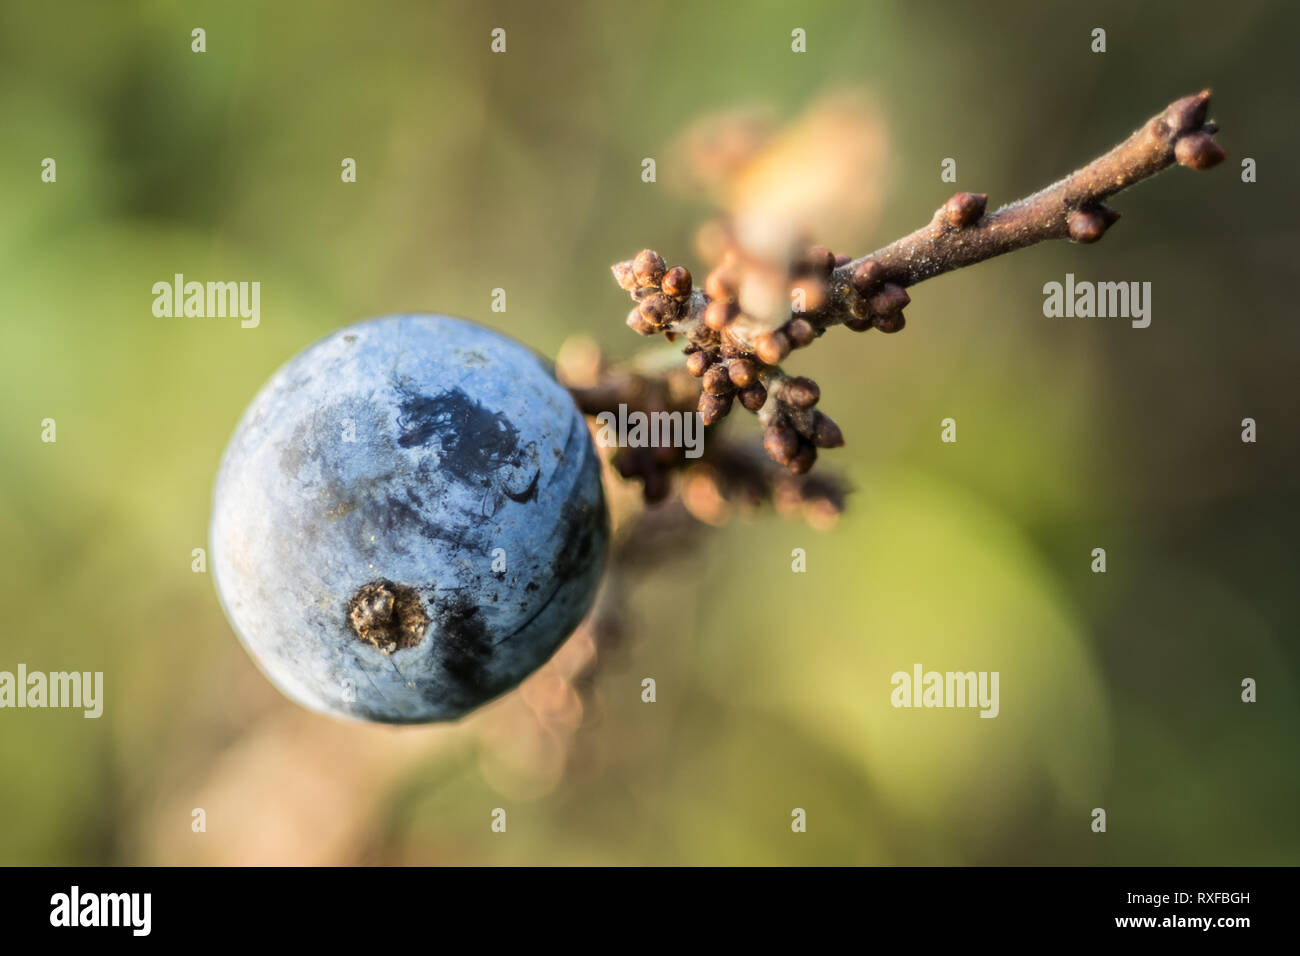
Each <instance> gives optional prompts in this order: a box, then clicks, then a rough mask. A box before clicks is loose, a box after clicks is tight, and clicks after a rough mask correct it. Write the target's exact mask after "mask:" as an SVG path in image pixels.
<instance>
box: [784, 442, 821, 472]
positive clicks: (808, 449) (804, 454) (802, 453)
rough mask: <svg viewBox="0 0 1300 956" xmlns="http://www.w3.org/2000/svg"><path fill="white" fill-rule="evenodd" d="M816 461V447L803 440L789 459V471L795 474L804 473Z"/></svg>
mask: <svg viewBox="0 0 1300 956" xmlns="http://www.w3.org/2000/svg"><path fill="white" fill-rule="evenodd" d="M816 461H817V449H816V447H814V446H813V445H812V444H810V443H808V442H803V443H801V444H800V445H799V450H798V451H796V452H795V453H794V457H792V458H791V459H790V472H791V474H795V475H806V474H807V473H808V472H809V471H810V470H811V469H812V466H813V464H814V463H815V462H816Z"/></svg>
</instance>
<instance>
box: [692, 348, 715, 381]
mask: <svg viewBox="0 0 1300 956" xmlns="http://www.w3.org/2000/svg"><path fill="white" fill-rule="evenodd" d="M713 359H714V355H713V353H712V352H708V351H705V350H703V349H701V350H700V351H698V352H692V353H691V354H690V355H688V356H686V371H688V372H690V373H691V374H692V375H694V376H695V377H696V378H699V377H700V376H701V375H703V374H704V373H705V372H706V371H707V370H708V368H709V366H710V365H712V364H713Z"/></svg>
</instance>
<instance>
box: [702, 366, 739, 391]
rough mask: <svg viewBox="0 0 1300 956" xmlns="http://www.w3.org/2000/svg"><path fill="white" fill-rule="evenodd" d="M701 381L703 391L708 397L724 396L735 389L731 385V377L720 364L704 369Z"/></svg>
mask: <svg viewBox="0 0 1300 956" xmlns="http://www.w3.org/2000/svg"><path fill="white" fill-rule="evenodd" d="M702 381H703V383H704V390H705V391H706V392H708V393H709V394H710V395H726V394H728V393H730V392H731V391H733V390H734V388H735V386H733V385H732V384H731V376H730V375H728V374H727V366H725V365H721V364H718V365H711V366H709V368H707V369H705V371H704V377H703V379H702Z"/></svg>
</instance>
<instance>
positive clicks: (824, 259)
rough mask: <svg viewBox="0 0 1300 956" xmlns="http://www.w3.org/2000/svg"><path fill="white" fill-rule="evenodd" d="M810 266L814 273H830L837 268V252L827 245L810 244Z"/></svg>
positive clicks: (825, 274) (823, 274) (824, 274)
mask: <svg viewBox="0 0 1300 956" xmlns="http://www.w3.org/2000/svg"><path fill="white" fill-rule="evenodd" d="M808 267H809V271H810V272H811V273H812V274H813V275H818V276H828V275H830V274H831V270H832V269H834V268H835V253H833V252H831V251H830V250H829V249H827V248H826V247H825V246H810V247H809V248H808Z"/></svg>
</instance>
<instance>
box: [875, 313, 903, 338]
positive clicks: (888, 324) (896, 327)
mask: <svg viewBox="0 0 1300 956" xmlns="http://www.w3.org/2000/svg"><path fill="white" fill-rule="evenodd" d="M871 324H872V325H873V326H875V327H876V328H878V329H880V331H882V332H886V333H888V332H899V331H902V328H903V326H904V325H906V324H907V320H906V319H904V318H903V313H902V312H890V313H889V314H888V315H877V316H875V317H873V318H872V320H871Z"/></svg>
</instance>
